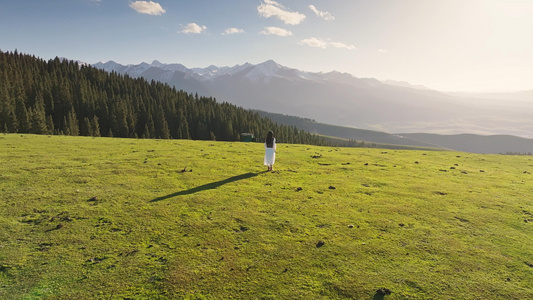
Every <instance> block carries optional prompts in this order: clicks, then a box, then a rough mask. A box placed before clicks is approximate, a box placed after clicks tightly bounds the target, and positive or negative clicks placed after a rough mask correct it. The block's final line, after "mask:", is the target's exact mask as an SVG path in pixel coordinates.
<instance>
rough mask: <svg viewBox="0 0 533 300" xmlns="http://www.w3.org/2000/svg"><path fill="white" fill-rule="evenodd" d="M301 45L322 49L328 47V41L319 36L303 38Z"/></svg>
mask: <svg viewBox="0 0 533 300" xmlns="http://www.w3.org/2000/svg"><path fill="white" fill-rule="evenodd" d="M300 45H307V46H309V47H315V48H322V49H326V48H327V47H328V43H326V42H324V41H323V40H321V39H317V38H308V39H305V40H301V41H300Z"/></svg>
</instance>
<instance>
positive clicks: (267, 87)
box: [93, 60, 533, 137]
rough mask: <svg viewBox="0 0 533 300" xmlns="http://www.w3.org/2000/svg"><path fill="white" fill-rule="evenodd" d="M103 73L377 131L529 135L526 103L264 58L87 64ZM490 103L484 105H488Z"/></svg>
mask: <svg viewBox="0 0 533 300" xmlns="http://www.w3.org/2000/svg"><path fill="white" fill-rule="evenodd" d="M93 66H94V67H96V68H99V69H103V70H106V71H115V72H118V73H121V74H128V75H129V76H131V77H143V78H145V79H147V80H156V81H161V82H164V83H168V84H169V85H171V86H175V87H176V88H177V89H181V90H184V91H187V92H190V93H198V94H199V95H205V96H212V97H214V98H216V99H217V101H219V102H222V101H224V102H229V103H233V104H235V105H238V106H242V107H244V108H250V109H259V110H264V111H268V112H273V113H281V114H287V115H294V116H300V117H304V118H310V119H315V120H317V121H319V122H323V123H328V124H335V125H342V126H352V127H356V128H362V129H370V130H378V131H385V132H389V133H392V132H403V133H411V132H426V133H440V134H443V133H444V134H455V133H477V134H511V135H517V136H523V137H528V136H530V135H531V132H533V103H532V102H531V101H530V102H513V105H497V104H495V103H494V101H491V102H490V103H487V102H484V101H483V99H472V98H468V97H466V96H458V95H450V94H444V93H440V92H437V91H434V90H429V89H427V88H425V87H422V86H414V85H411V84H409V83H406V82H401V81H386V82H382V81H379V80H377V79H374V78H357V77H354V76H352V75H351V74H348V73H340V72H336V71H333V72H328V73H312V72H305V71H301V70H297V69H293V68H289V67H285V66H282V65H280V64H278V63H276V62H275V61H272V60H268V61H265V62H263V63H260V64H256V65H254V64H250V63H245V64H242V65H235V66H233V67H217V66H213V65H211V66H209V67H206V68H187V67H185V66H184V65H182V64H163V63H161V62H159V61H157V60H155V61H153V62H152V63H150V64H148V63H141V64H138V65H121V64H118V63H116V62H113V61H109V62H106V63H103V62H100V63H96V64H93ZM489 104H490V105H489Z"/></svg>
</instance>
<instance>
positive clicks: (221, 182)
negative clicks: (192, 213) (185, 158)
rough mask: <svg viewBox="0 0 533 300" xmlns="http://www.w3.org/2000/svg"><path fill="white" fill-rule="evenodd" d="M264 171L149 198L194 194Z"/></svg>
mask: <svg viewBox="0 0 533 300" xmlns="http://www.w3.org/2000/svg"><path fill="white" fill-rule="evenodd" d="M266 172H268V171H263V172H259V173H251V172H250V173H244V174H241V175H237V176H233V177H230V178H226V179H224V180H220V181H215V182H211V183H208V184H204V185H201V186H197V187H195V188H192V189H188V190H184V191H181V192H176V193H173V194H169V195H166V196H161V197H158V198H155V199H153V200H151V201H150V202H159V201H163V200H167V199H170V198H174V197H177V196H185V195H190V194H194V193H198V192H202V191H206V190H212V189H216V188H218V187H220V186H223V185H225V184H228V183H232V182H235V181H239V180H244V179H248V178H252V177H255V176H257V175H259V174H263V173H266Z"/></svg>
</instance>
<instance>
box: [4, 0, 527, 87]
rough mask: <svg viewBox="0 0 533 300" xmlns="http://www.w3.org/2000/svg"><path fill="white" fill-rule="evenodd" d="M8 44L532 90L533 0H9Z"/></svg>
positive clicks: (71, 55)
mask: <svg viewBox="0 0 533 300" xmlns="http://www.w3.org/2000/svg"><path fill="white" fill-rule="evenodd" d="M0 49H1V50H2V51H14V50H15V49H17V50H18V51H19V52H21V53H27V54H31V55H35V56H37V57H40V58H43V59H51V58H54V57H56V56H58V57H65V58H68V59H72V60H80V61H83V62H87V63H91V64H94V63H96V62H99V61H104V62H105V61H109V60H113V61H116V62H118V63H122V64H138V63H141V62H148V63H150V62H152V61H153V60H159V61H161V62H163V63H181V64H183V65H185V66H186V67H189V68H194V67H207V66H209V65H216V66H219V67H222V66H234V65H237V64H239V65H241V64H244V63H246V62H249V63H254V64H257V63H261V62H264V61H267V60H269V59H272V60H274V61H276V62H277V63H279V64H281V65H284V66H287V67H290V68H296V69H300V70H303V71H311V72H329V71H332V70H336V71H340V72H346V73H350V74H352V75H353V76H356V77H360V78H367V77H368V78H377V79H379V80H383V81H384V80H389V79H390V80H399V81H406V82H409V83H411V84H419V85H424V86H427V87H429V88H432V89H436V90H440V91H520V90H532V89H533V1H530V0H402V1H401V0H372V1H368V0H350V1H348V0H340V1H324V0H316V1H296V0H279V1H273V0H262V1H237V0H230V1H214V0H197V1H163V0H157V1H127V0H120V1H116V0H113V1H111V0H75V1H72V0H69V1H66V0H57V1H51V0H46V1H34V0H24V1H19V0H0Z"/></svg>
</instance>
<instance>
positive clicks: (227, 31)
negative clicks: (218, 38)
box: [222, 28, 244, 35]
mask: <svg viewBox="0 0 533 300" xmlns="http://www.w3.org/2000/svg"><path fill="white" fill-rule="evenodd" d="M237 33H244V30H243V29H239V28H228V29H226V30H224V32H222V34H223V35H227V34H237Z"/></svg>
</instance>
